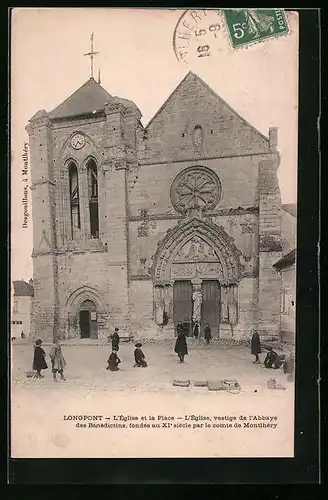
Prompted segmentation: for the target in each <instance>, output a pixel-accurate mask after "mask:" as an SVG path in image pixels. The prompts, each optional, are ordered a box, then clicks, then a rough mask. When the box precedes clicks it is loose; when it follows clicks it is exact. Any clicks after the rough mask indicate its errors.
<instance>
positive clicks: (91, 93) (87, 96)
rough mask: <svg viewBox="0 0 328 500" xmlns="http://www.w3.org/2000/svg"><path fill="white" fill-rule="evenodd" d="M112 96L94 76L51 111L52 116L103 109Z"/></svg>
mask: <svg viewBox="0 0 328 500" xmlns="http://www.w3.org/2000/svg"><path fill="white" fill-rule="evenodd" d="M110 100H112V96H111V95H110V94H109V93H108V92H107V90H105V89H104V88H103V87H102V86H101V85H99V83H97V82H96V80H95V79H94V78H89V80H87V81H86V82H85V83H84V84H83V85H82V87H80V88H79V89H77V90H76V91H75V92H74V93H73V94H72V95H70V96H69V97H68V98H67V99H66V100H65V101H64V102H63V103H62V104H60V105H59V106H57V108H55V109H54V110H52V111H51V112H50V113H49V117H50V118H66V117H70V116H78V115H86V114H90V113H94V112H97V111H101V110H103V109H104V107H105V103H106V102H109V101H110Z"/></svg>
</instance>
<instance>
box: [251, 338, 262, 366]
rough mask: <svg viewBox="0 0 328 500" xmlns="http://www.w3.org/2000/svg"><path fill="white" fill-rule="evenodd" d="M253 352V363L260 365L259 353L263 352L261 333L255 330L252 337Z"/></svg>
mask: <svg viewBox="0 0 328 500" xmlns="http://www.w3.org/2000/svg"><path fill="white" fill-rule="evenodd" d="M251 353H252V354H253V355H254V356H255V360H254V361H253V364H257V365H259V364H260V363H261V361H260V359H259V354H260V353H261V342H260V336H259V334H258V333H257V332H256V331H254V332H253V335H252V339H251Z"/></svg>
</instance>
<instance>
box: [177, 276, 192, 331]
mask: <svg viewBox="0 0 328 500" xmlns="http://www.w3.org/2000/svg"><path fill="white" fill-rule="evenodd" d="M173 321H174V328H175V333H176V327H177V324H178V322H179V321H181V323H182V324H183V326H184V330H185V333H186V335H190V334H191V331H192V284H191V281H175V282H174V285H173Z"/></svg>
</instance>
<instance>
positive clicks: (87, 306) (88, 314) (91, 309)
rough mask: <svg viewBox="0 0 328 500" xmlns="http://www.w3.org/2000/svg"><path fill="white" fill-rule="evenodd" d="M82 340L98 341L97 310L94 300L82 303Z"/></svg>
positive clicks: (80, 317) (80, 316)
mask: <svg viewBox="0 0 328 500" xmlns="http://www.w3.org/2000/svg"><path fill="white" fill-rule="evenodd" d="M79 321H80V332H81V339H97V338H98V325H97V308H96V305H95V303H94V302H93V301H92V300H85V301H84V302H82V304H81V307H80V311H79Z"/></svg>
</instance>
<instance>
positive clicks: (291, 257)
mask: <svg viewBox="0 0 328 500" xmlns="http://www.w3.org/2000/svg"><path fill="white" fill-rule="evenodd" d="M295 260H296V249H295V248H294V249H293V250H291V251H290V252H289V253H287V254H286V255H284V257H282V258H281V259H280V260H278V261H277V262H276V263H275V264H273V267H275V268H276V269H278V270H281V269H283V268H284V267H287V266H290V265H291V264H294V263H295Z"/></svg>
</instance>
